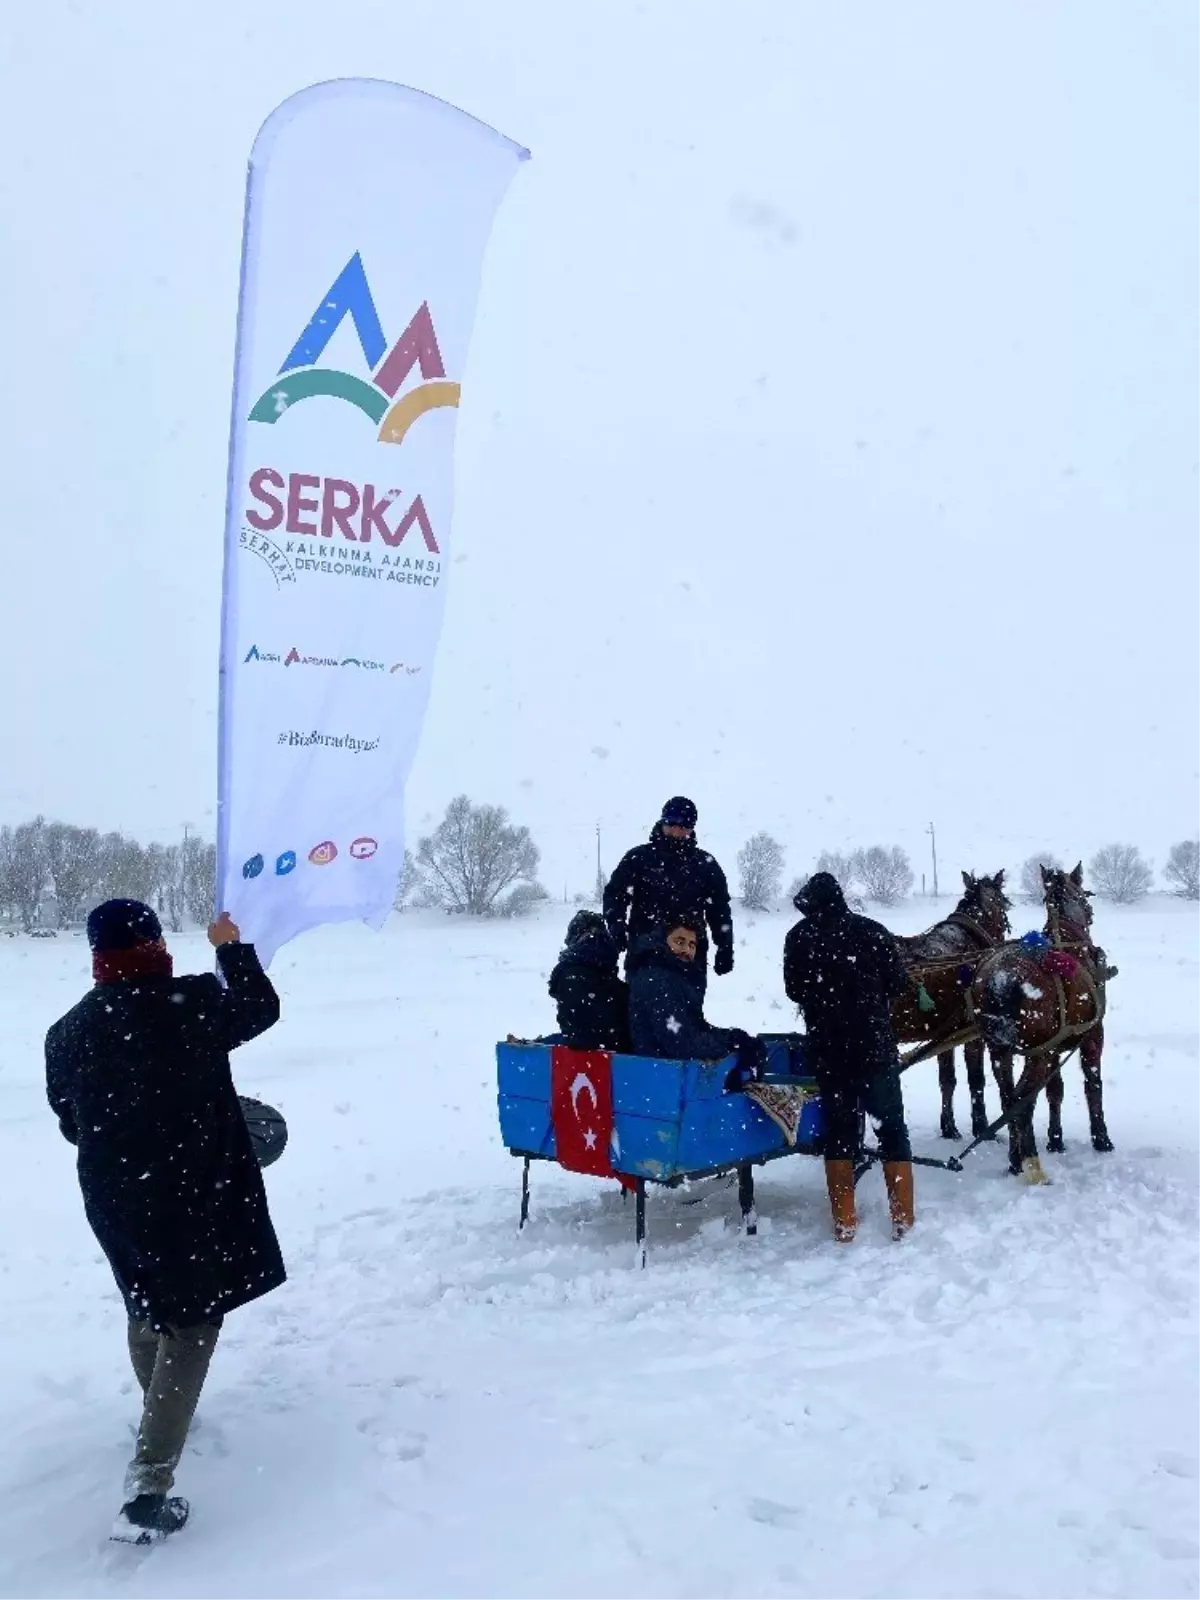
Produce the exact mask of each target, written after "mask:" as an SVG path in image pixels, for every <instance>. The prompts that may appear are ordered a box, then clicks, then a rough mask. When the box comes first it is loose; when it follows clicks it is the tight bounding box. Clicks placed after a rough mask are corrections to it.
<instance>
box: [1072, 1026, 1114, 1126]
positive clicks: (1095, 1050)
mask: <svg viewBox="0 0 1200 1600" xmlns="http://www.w3.org/2000/svg"><path fill="white" fill-rule="evenodd" d="M1103 1054H1104V1029H1103V1028H1102V1027H1097V1028H1093V1029H1092V1031H1091V1033H1085V1034H1084V1036H1083V1043H1082V1044H1081V1045H1080V1047H1079V1064H1080V1066H1081V1067H1082V1068H1083V1094H1084V1098H1085V1100H1086V1101H1087V1108H1088V1121H1089V1122H1090V1123H1091V1125H1092V1149H1093V1150H1099V1151H1100V1152H1101V1154H1107V1152H1108V1151H1110V1150H1111V1149H1112V1148H1113V1142H1112V1140H1111V1139H1110V1138H1109V1137H1108V1128H1107V1126H1106V1125H1105V1121H1104V1081H1103V1079H1102V1078H1101V1076H1100V1058H1101V1057H1102V1056H1103Z"/></svg>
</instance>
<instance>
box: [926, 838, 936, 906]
mask: <svg viewBox="0 0 1200 1600" xmlns="http://www.w3.org/2000/svg"><path fill="white" fill-rule="evenodd" d="M928 832H929V848H930V849H931V850H932V851H933V898H934V899H935V900H936V899H937V897H938V881H937V834H936V833H935V832H934V831H933V823H932V822H931V823H930V824H929V829H928Z"/></svg>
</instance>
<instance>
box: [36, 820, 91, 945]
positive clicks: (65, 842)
mask: <svg viewBox="0 0 1200 1600" xmlns="http://www.w3.org/2000/svg"><path fill="white" fill-rule="evenodd" d="M44 838H45V849H46V870H47V872H48V873H49V874H50V879H51V882H52V883H53V884H54V895H55V899H56V900H57V901H58V920H59V923H60V924H61V925H62V926H64V927H70V926H72V925H74V924H77V923H79V922H82V920H83V918H84V916H85V915H86V914H87V912H88V910H89V909H90V903H91V901H92V899H93V897H94V895H95V890H96V882H97V879H98V877H99V873H100V835H99V833H97V831H96V829H95V828H76V827H73V826H72V825H71V824H70V823H69V822H50V823H47V825H46V831H45V836H44Z"/></svg>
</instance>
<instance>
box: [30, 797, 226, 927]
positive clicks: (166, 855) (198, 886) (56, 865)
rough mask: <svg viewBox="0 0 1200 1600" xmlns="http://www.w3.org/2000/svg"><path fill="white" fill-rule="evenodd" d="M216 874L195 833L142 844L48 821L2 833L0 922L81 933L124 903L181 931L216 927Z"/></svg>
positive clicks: (212, 852) (213, 857)
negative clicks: (144, 907)
mask: <svg viewBox="0 0 1200 1600" xmlns="http://www.w3.org/2000/svg"><path fill="white" fill-rule="evenodd" d="M216 875H217V850H216V846H215V845H213V844H210V843H208V842H207V841H206V840H204V839H201V838H198V837H196V836H195V835H189V836H188V837H187V838H186V839H183V840H181V841H180V842H179V843H178V844H166V845H164V844H147V845H143V844H140V843H139V842H138V841H137V840H136V839H130V838H129V837H128V836H127V835H125V834H123V833H101V832H100V830H99V829H98V828H77V827H75V826H74V824H72V823H69V822H48V821H47V820H46V818H45V817H34V818H33V820H32V821H31V822H22V823H19V824H18V825H17V826H16V827H8V826H4V827H0V919H3V920H5V921H7V922H13V923H17V924H18V925H19V926H20V927H21V928H23V929H24V930H25V932H27V933H29V932H32V931H33V930H34V929H35V928H37V927H46V926H52V927H59V928H73V927H78V926H80V925H81V924H82V923H83V922H84V920H85V919H86V917H87V914H88V912H89V911H90V910H91V909H92V907H93V906H95V905H98V904H99V903H100V901H102V900H112V899H121V898H129V899H133V900H144V901H145V902H146V903H147V904H148V905H152V906H153V907H154V908H155V910H156V911H157V912H158V914H159V916H160V917H161V918H162V919H163V922H164V923H165V924H166V926H168V927H169V928H170V929H171V930H172V931H173V932H175V933H178V932H180V930H181V929H183V928H184V927H186V926H187V925H188V924H189V923H208V922H211V921H212V918H213V915H214V910H215V898H216Z"/></svg>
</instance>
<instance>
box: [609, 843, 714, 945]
mask: <svg viewBox="0 0 1200 1600" xmlns="http://www.w3.org/2000/svg"><path fill="white" fill-rule="evenodd" d="M669 916H690V917H692V918H694V919H695V921H696V931H697V932H698V933H700V934H701V935H702V936H703V933H704V929H705V926H706V925H707V927H708V929H709V931H710V932H711V934H712V942H713V946H714V948H715V950H716V953H717V955H718V957H721V956H724V957H725V958H727V960H728V963H729V965H730V966H732V964H733V916H732V913H731V911H730V907H729V885H728V884H727V883H726V882H725V874H724V873H723V872H722V871H721V868H720V866H719V865H718V863H717V861H716V859H715V858H714V857H713V856H710V855H709V853H708V851H707V850H701V849H700V848H699V846H698V845H697V844H696V841H695V839H673V838H670V837H669V836H668V835H666V834H664V833H663V832H662V824H661V823H656V824H655V827H654V832H653V833H652V834H651V835H650V842H649V843H648V844H639V845H635V846H634V848H633V849H632V850H629V851H627V852H626V853H625V855H624V856H622V858H621V860H620V862H619V863H618V865H617V869H616V871H615V872H614V873H613V875H612V877H611V878H610V879H609V880H608V887H607V888H606V889H605V891H604V920H605V922H607V923H608V928H609V932H610V933H611V934H612V936H613V938H614V939H615V940H616V942H617V949H618V950H624V949H626V948H628V949H630V950H632V948H633V945H634V944H635V942H636V941H637V940H638V939H640V938H641V937H642V935H643V934H648V933H654V932H655V931H656V930H657V929H659V928H661V927H662V926H663V924H664V922H665V921H666V919H667V918H668V917H669ZM668 931H669V930H668ZM703 961H704V951H703V946H702V947H701V953H700V962H701V964H703ZM724 964H725V963H724V962H722V965H724Z"/></svg>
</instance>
